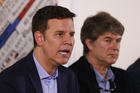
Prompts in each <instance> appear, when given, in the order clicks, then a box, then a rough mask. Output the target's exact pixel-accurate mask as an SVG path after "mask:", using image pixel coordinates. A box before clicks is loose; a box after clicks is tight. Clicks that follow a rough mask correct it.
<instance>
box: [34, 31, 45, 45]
mask: <svg viewBox="0 0 140 93" xmlns="http://www.w3.org/2000/svg"><path fill="white" fill-rule="evenodd" d="M34 37H35V41H36V43H37V46H41V45H42V44H43V42H44V36H43V34H42V33H41V32H40V31H36V32H35V33H34Z"/></svg>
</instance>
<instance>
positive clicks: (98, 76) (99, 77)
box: [86, 57, 115, 82]
mask: <svg viewBox="0 0 140 93" xmlns="http://www.w3.org/2000/svg"><path fill="white" fill-rule="evenodd" d="M86 59H87V61H88V63H89V64H90V68H91V69H92V70H94V72H95V75H96V79H97V81H98V82H101V81H108V80H111V81H114V79H115V76H114V74H113V72H112V70H111V68H110V67H109V68H108V71H107V73H106V78H105V79H104V78H103V77H102V75H101V74H100V73H99V72H98V71H97V70H96V69H95V68H94V67H93V66H92V65H91V63H90V61H89V60H88V58H87V57H86Z"/></svg>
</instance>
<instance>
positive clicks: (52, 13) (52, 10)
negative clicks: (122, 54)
mask: <svg viewBox="0 0 140 93" xmlns="http://www.w3.org/2000/svg"><path fill="white" fill-rule="evenodd" d="M73 17H75V14H74V13H72V12H70V11H69V10H68V9H67V8H64V7H61V6H45V7H43V8H41V9H39V10H38V11H37V12H36V14H35V15H34V16H33V19H32V32H33V39H34V46H36V45H37V44H36V41H35V38H34V33H35V32H36V31H40V32H41V33H43V34H44V33H45V30H46V28H47V25H48V20H49V19H55V18H56V19H64V18H72V19H73Z"/></svg>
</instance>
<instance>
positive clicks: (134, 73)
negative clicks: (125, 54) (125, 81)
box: [127, 58, 140, 93]
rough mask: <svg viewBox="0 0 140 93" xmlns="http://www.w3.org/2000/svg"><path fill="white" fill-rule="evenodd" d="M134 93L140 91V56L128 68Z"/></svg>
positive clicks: (139, 92)
mask: <svg viewBox="0 0 140 93" xmlns="http://www.w3.org/2000/svg"><path fill="white" fill-rule="evenodd" d="M127 72H128V75H129V82H130V85H131V89H132V93H140V58H138V59H137V60H136V61H135V62H134V63H133V64H132V65H130V66H129V67H128V68H127Z"/></svg>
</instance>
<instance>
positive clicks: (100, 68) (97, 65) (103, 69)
mask: <svg viewBox="0 0 140 93" xmlns="http://www.w3.org/2000/svg"><path fill="white" fill-rule="evenodd" d="M87 58H88V60H89V62H90V64H91V65H92V66H93V67H94V69H96V71H98V72H99V73H100V74H101V75H102V77H103V78H104V79H105V77H106V73H107V71H108V68H109V66H107V65H104V64H102V63H103V62H99V61H98V60H96V59H95V58H93V57H92V56H90V55H87Z"/></svg>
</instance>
